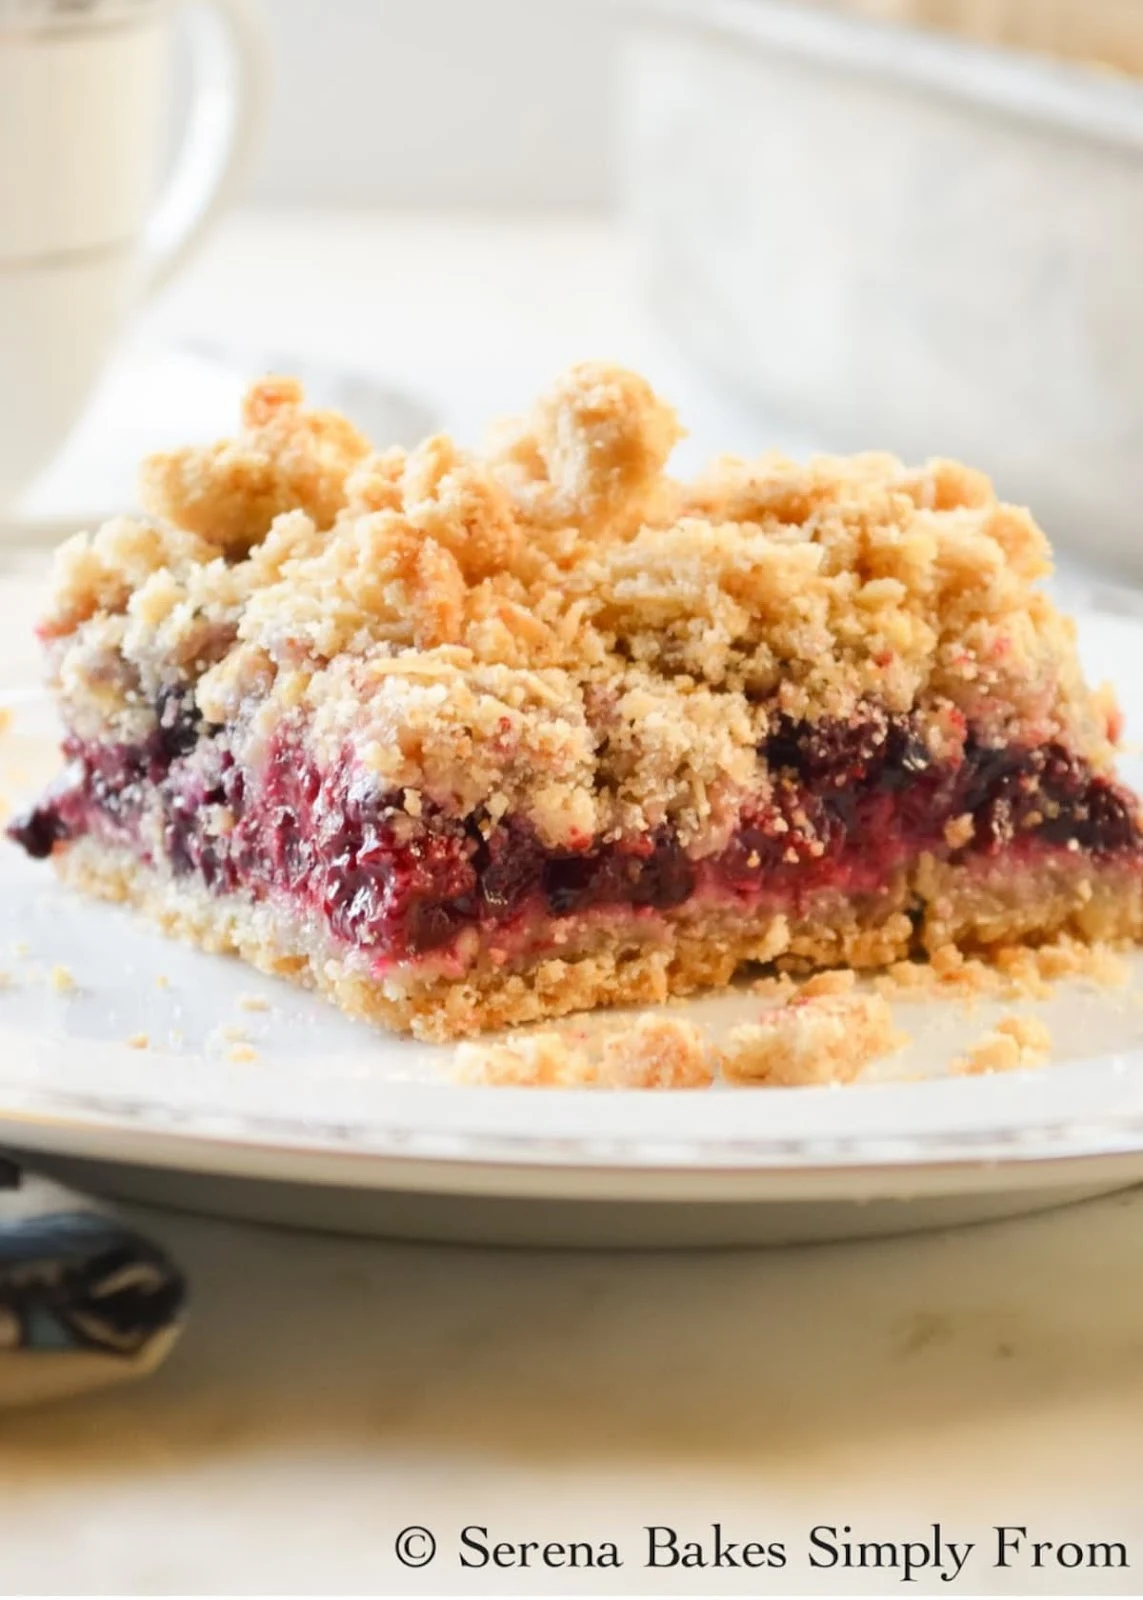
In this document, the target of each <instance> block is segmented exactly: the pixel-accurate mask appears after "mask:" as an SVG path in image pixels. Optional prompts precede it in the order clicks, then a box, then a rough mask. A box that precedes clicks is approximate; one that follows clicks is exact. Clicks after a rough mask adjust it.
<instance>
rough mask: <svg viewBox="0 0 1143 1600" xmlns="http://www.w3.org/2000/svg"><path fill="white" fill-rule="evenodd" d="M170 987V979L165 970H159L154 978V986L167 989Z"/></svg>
mask: <svg viewBox="0 0 1143 1600" xmlns="http://www.w3.org/2000/svg"><path fill="white" fill-rule="evenodd" d="M170 987H171V980H170V979H169V978H168V977H167V975H166V973H165V972H160V973H159V974H158V976H157V977H156V979H155V988H156V989H169V988H170Z"/></svg>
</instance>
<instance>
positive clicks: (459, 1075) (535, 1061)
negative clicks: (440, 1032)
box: [453, 1033, 599, 1089]
mask: <svg viewBox="0 0 1143 1600" xmlns="http://www.w3.org/2000/svg"><path fill="white" fill-rule="evenodd" d="M598 1074H599V1067H598V1063H597V1062H594V1061H593V1060H592V1059H591V1057H590V1056H588V1054H587V1053H586V1051H584V1050H580V1049H577V1048H576V1046H575V1045H573V1044H570V1043H569V1042H568V1040H567V1039H565V1038H564V1036H563V1035H562V1034H559V1033H533V1034H526V1035H524V1036H523V1037H521V1038H516V1039H510V1040H506V1041H504V1042H501V1043H497V1042H495V1041H492V1040H488V1041H481V1042H479V1043H476V1044H461V1045H458V1046H457V1048H456V1053H455V1055H454V1058H453V1077H454V1079H455V1081H456V1082H457V1083H465V1084H489V1085H493V1086H495V1087H497V1088H502V1089H504V1088H507V1089H577V1088H584V1087H585V1086H589V1085H593V1084H595V1083H597V1082H598Z"/></svg>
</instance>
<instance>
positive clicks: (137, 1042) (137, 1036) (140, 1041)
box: [127, 1033, 151, 1050]
mask: <svg viewBox="0 0 1143 1600" xmlns="http://www.w3.org/2000/svg"><path fill="white" fill-rule="evenodd" d="M127 1044H128V1046H129V1047H130V1049H132V1050H148V1049H150V1046H151V1038H150V1035H149V1034H146V1033H132V1034H129V1035H128V1037H127Z"/></svg>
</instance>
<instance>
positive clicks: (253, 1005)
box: [238, 994, 270, 1011]
mask: <svg viewBox="0 0 1143 1600" xmlns="http://www.w3.org/2000/svg"><path fill="white" fill-rule="evenodd" d="M238 1004H239V1007H240V1008H241V1009H242V1010H243V1011H269V1009H270V1002H269V1001H268V1000H267V999H266V998H265V996H264V995H260V994H240V995H239V996H238Z"/></svg>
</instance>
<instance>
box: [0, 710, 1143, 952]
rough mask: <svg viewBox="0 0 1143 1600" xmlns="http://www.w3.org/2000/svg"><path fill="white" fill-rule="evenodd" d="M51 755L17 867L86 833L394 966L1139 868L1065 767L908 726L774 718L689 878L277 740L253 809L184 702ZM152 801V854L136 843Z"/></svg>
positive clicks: (1062, 758)
mask: <svg viewBox="0 0 1143 1600" xmlns="http://www.w3.org/2000/svg"><path fill="white" fill-rule="evenodd" d="M65 750H66V754H67V756H68V758H69V760H70V762H71V763H72V765H71V769H70V775H69V778H68V781H67V782H66V784H65V785H64V786H62V787H61V788H60V789H59V790H58V791H57V792H56V793H55V794H54V795H52V796H49V797H48V798H47V799H46V800H45V802H44V803H43V804H42V805H40V806H39V807H37V808H36V809H35V810H33V811H32V812H30V813H29V814H28V815H26V816H25V817H23V818H21V819H18V820H17V821H16V822H14V823H13V824H12V825H11V827H10V828H9V830H8V832H9V835H10V836H11V837H12V838H13V839H14V840H15V841H16V842H17V843H18V844H20V845H22V846H23V848H24V849H25V850H27V852H28V853H29V854H30V855H33V856H45V855H48V854H50V853H51V851H52V849H53V847H54V846H55V845H56V844H57V843H59V842H62V841H66V840H67V839H69V838H73V837H78V836H80V835H82V834H84V833H87V832H90V831H92V830H96V831H100V832H102V833H104V834H106V835H108V836H110V837H111V838H116V837H118V838H121V839H122V841H123V842H124V843H127V844H129V845H130V846H131V847H132V848H133V849H135V850H136V851H142V852H143V853H144V855H145V856H146V858H147V859H150V858H151V856H152V855H153V853H154V850H155V846H154V844H153V843H147V842H146V841H152V840H153V839H154V838H155V837H156V836H157V837H159V838H160V839H161V854H162V855H163V857H164V858H165V860H166V863H167V865H168V866H169V868H170V870H171V871H172V872H173V873H174V874H175V876H176V877H180V876H190V875H193V876H196V877H197V878H199V879H200V880H201V881H202V882H203V883H204V884H205V885H206V886H207V887H208V888H209V889H211V890H212V891H215V892H218V893H234V892H236V891H239V890H243V891H245V892H247V893H250V894H252V895H254V896H255V897H256V898H260V897H264V896H266V895H269V894H286V895H289V896H290V897H292V898H294V899H296V900H300V901H302V902H303V903H304V904H305V905H307V906H308V907H309V908H310V909H311V911H312V912H313V913H314V914H316V915H318V916H319V917H320V918H321V919H322V920H323V922H324V924H325V925H326V927H327V928H328V930H329V932H330V933H331V934H332V935H333V936H334V937H335V938H336V939H338V940H343V941H346V942H347V943H350V944H352V945H355V946H359V947H364V948H372V949H375V950H376V951H377V953H378V955H379V956H383V957H385V958H388V959H401V958H403V957H407V956H412V955H417V954H419V953H422V952H424V951H429V950H434V949H439V948H442V947H445V946H447V945H449V944H451V943H452V941H453V940H454V939H455V938H456V936H457V934H458V933H459V932H460V931H461V930H462V929H463V928H465V927H469V926H478V927H481V928H483V929H493V930H494V929H495V928H496V927H498V926H502V927H508V926H510V925H512V924H513V923H515V922H517V921H519V920H520V919H523V918H525V917H527V916H530V915H533V914H534V915H537V916H539V917H540V918H542V919H549V918H559V917H567V916H573V915H579V914H583V913H585V912H589V911H595V910H600V909H603V908H606V907H608V906H624V907H630V908H635V909H645V910H648V911H655V912H667V911H670V910H672V909H674V908H676V907H679V906H681V905H683V904H684V903H685V902H686V901H687V900H689V899H690V898H691V896H692V895H694V894H695V893H696V891H699V890H700V889H702V890H713V891H715V892H717V893H719V894H722V895H724V896H730V897H731V898H732V899H733V898H734V897H740V898H742V899H743V901H744V903H746V902H752V901H755V900H757V899H760V898H761V899H765V898H766V897H768V896H772V897H774V898H775V899H791V898H792V899H793V900H794V901H796V902H801V901H803V900H804V899H805V898H806V897H807V896H810V895H812V894H813V893H814V892H815V891H817V890H821V889H824V888H840V889H842V890H843V891H846V892H854V891H861V890H876V889H878V888H879V887H882V886H884V884H885V883H886V882H887V881H888V879H889V876H890V875H891V874H892V872H893V871H894V869H895V868H896V867H898V866H899V865H900V864H901V863H902V862H906V861H909V860H911V859H914V858H915V857H916V856H917V855H918V854H919V853H920V852H921V851H924V850H929V851H933V852H934V853H937V854H939V855H941V856H943V857H945V858H949V859H954V860H960V859H965V858H967V857H968V856H969V855H971V854H973V853H975V854H978V855H982V856H995V855H998V854H999V853H1001V852H1002V851H1005V850H1010V849H1015V848H1025V847H1027V848H1033V847H1037V846H1038V847H1040V848H1044V849H1059V848H1064V849H1071V850H1076V849H1079V850H1083V851H1086V852H1090V853H1092V854H1096V855H1101V856H1110V855H1122V854H1127V853H1139V852H1140V848H1141V838H1140V831H1139V825H1138V822H1137V820H1136V816H1135V812H1134V809H1133V807H1132V804H1131V801H1130V798H1129V797H1128V796H1127V794H1126V793H1125V791H1123V790H1121V789H1120V788H1119V787H1118V786H1117V785H1116V784H1114V783H1113V782H1111V781H1110V780H1108V779H1107V778H1104V777H1100V776H1096V775H1094V774H1093V773H1092V771H1091V769H1090V768H1089V767H1088V765H1087V764H1086V763H1085V762H1083V761H1080V760H1077V759H1075V758H1074V757H1072V756H1070V755H1069V754H1068V752H1067V751H1066V750H1065V749H1064V748H1063V747H1062V746H1060V745H1057V744H1048V745H1044V746H1040V747H1036V748H1021V747H1016V746H1006V747H1001V748H992V747H989V746H986V745H983V744H980V743H978V742H976V741H975V740H973V739H971V738H970V739H969V741H968V744H967V745H966V748H965V752H964V757H963V760H961V761H960V762H958V763H956V764H952V763H949V764H946V765H943V766H942V765H940V764H937V763H934V761H933V760H932V758H931V756H930V754H929V751H928V748H927V746H926V745H925V743H924V741H923V740H922V738H921V736H920V732H919V729H918V726H917V724H916V721H915V719H913V718H911V717H892V716H888V715H886V714H885V713H883V712H880V711H878V710H877V709H873V710H870V711H869V712H868V713H867V714H866V715H864V716H863V717H861V718H859V719H856V720H854V721H853V722H845V723H843V722H840V721H838V722H817V723H799V722H795V721H793V720H791V719H789V718H786V717H778V718H776V719H775V723H774V725H773V729H772V731H771V733H770V735H769V736H768V738H767V740H766V741H765V743H764V745H763V746H762V749H761V751H760V755H761V756H762V757H763V759H764V760H765V762H766V764H767V766H768V768H769V769H770V772H771V775H772V778H773V783H772V786H771V792H770V793H769V794H768V797H767V800H766V803H765V804H764V805H762V806H760V807H759V808H758V809H757V811H755V812H750V811H747V812H746V813H744V814H743V817H742V819H741V822H740V825H739V827H738V829H737V831H736V833H735V834H734V836H733V837H732V838H731V840H730V841H729V843H728V844H727V845H726V847H725V848H724V849H723V850H722V851H721V852H720V853H719V854H718V855H716V856H714V857H707V858H705V859H703V860H702V861H701V862H696V861H694V860H692V859H691V858H690V857H689V856H688V855H687V854H686V852H685V851H684V850H683V848H682V846H681V844H680V842H679V840H678V839H677V837H676V836H675V834H674V832H673V831H672V830H671V829H670V828H667V827H662V828H659V829H657V830H656V831H655V832H654V833H653V834H651V835H649V836H645V837H642V838H635V839H630V840H621V841H617V842H613V843H606V844H596V845H594V846H592V847H591V848H588V849H585V850H583V851H579V852H568V851H562V852H553V851H550V850H547V849H545V848H544V846H543V845H542V844H541V842H540V840H539V839H538V837H537V836H536V834H535V832H534V831H533V830H532V829H531V827H530V826H528V825H527V824H526V823H525V822H523V821H521V820H520V819H518V818H513V817H507V818H505V819H503V820H501V821H499V822H497V823H495V824H492V823H491V822H490V820H489V819H488V818H487V817H486V816H483V815H479V814H478V815H474V816H472V817H469V818H465V819H458V818H454V817H450V816H447V815H445V814H444V813H443V812H441V811H439V810H436V809H434V808H433V807H431V806H430V805H428V804H427V803H424V804H423V809H422V812H421V814H420V815H419V816H416V817H414V816H410V815H409V814H407V813H406V811H405V810H404V809H403V806H402V803H401V797H400V795H399V794H396V793H392V794H381V795H378V794H377V793H376V792H375V791H372V790H368V789H366V788H365V787H364V786H363V785H362V783H361V782H360V780H357V781H355V777H354V773H353V770H352V767H351V765H350V762H349V760H348V757H347V758H346V759H344V760H343V761H341V762H340V763H337V764H335V765H334V766H332V767H331V768H329V769H327V770H325V771H319V770H318V769H317V768H316V767H315V766H314V765H313V763H312V762H310V761H308V760H307V759H306V757H305V755H304V753H303V752H302V750H301V749H300V748H299V747H298V746H297V745H296V744H295V743H292V742H291V741H290V740H289V739H288V738H283V739H282V740H281V741H280V742H279V744H278V745H277V746H276V747H275V748H274V750H273V751H272V753H271V757H270V760H269V763H268V767H267V769H266V771H265V773H264V775H262V777H261V778H260V779H259V781H258V784H257V786H256V787H255V786H252V785H251V783H250V781H249V779H248V777H247V776H246V774H245V773H244V772H243V770H242V769H241V768H240V767H239V766H238V765H237V764H236V763H235V761H234V759H233V757H232V756H231V754H230V752H229V750H228V749H227V748H226V746H225V743H224V741H223V740H222V738H221V737H220V735H219V734H218V733H217V732H214V731H211V730H209V729H204V728H203V727H202V726H201V724H200V722H199V719H198V717H197V714H196V713H195V712H194V710H193V706H192V705H191V703H190V701H189V699H188V698H187V697H186V696H185V695H183V694H181V693H180V692H178V691H174V692H171V693H168V694H166V695H164V696H163V697H162V698H161V700H160V702H159V704H158V706H157V716H156V727H155V730H154V732H153V733H152V735H151V736H150V738H149V739H148V740H146V741H145V742H144V743H142V744H140V745H138V746H100V745H86V744H83V743H80V742H79V741H75V740H72V741H70V742H69V743H68V745H67V746H66V747H65ZM149 797H153V798H149ZM155 799H157V802H158V808H159V812H160V817H161V826H160V828H159V830H158V834H157V835H156V833H155V829H154V827H153V825H150V826H148V828H146V829H144V826H143V824H144V818H145V817H146V816H150V815H153V808H154V800H155ZM149 808H150V810H149ZM220 817H221V818H223V819H224V824H223V825H222V826H220V825H219V818H220ZM964 817H967V818H968V819H969V831H968V833H967V834H966V835H964V834H962V836H961V837H960V842H959V843H958V844H956V845H955V846H953V845H950V843H949V842H948V840H947V839H946V835H945V829H946V826H947V824H948V823H949V822H950V821H951V820H953V819H961V818H964Z"/></svg>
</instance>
